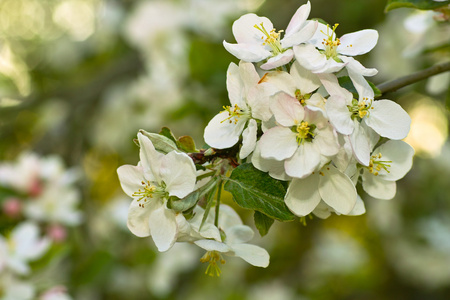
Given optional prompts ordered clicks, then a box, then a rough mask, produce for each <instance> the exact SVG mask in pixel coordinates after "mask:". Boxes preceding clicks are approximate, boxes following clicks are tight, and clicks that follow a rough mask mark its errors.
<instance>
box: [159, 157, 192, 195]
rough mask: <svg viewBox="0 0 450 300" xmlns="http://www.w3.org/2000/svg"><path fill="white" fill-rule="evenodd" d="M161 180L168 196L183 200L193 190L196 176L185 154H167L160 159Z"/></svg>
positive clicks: (189, 159) (190, 161) (190, 160)
mask: <svg viewBox="0 0 450 300" xmlns="http://www.w3.org/2000/svg"><path fill="white" fill-rule="evenodd" d="M160 173H161V179H162V181H164V183H165V184H166V191H168V192H169V196H177V197H178V198H183V197H185V196H187V195H188V194H189V193H190V192H192V191H193V190H194V187H195V182H196V180H197V176H196V173H195V165H194V162H193V161H192V159H191V158H190V157H189V156H187V154H186V153H178V152H176V151H172V152H169V153H168V154H167V155H165V156H164V157H163V158H162V159H161V169H160Z"/></svg>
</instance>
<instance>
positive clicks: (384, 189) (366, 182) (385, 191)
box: [362, 171, 397, 200]
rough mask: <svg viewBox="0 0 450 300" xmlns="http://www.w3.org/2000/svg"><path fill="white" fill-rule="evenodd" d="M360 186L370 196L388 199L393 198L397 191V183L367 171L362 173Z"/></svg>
mask: <svg viewBox="0 0 450 300" xmlns="http://www.w3.org/2000/svg"><path fill="white" fill-rule="evenodd" d="M362 187H363V189H364V191H366V193H367V194H369V195H370V196H372V197H374V198H377V199H382V200H390V199H392V198H394V196H395V193H396V192H397V184H396V183H395V181H387V180H383V179H382V178H381V177H378V176H375V175H373V174H371V173H369V172H367V171H364V173H363V175H362Z"/></svg>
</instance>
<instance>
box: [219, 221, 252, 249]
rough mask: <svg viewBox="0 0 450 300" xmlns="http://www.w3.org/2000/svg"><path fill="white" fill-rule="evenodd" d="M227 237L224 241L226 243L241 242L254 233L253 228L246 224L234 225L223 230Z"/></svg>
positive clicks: (250, 237) (249, 238)
mask: <svg viewBox="0 0 450 300" xmlns="http://www.w3.org/2000/svg"><path fill="white" fill-rule="evenodd" d="M225 233H226V235H227V238H226V240H225V242H226V243H227V244H228V245H231V244H242V243H245V242H248V241H250V240H251V239H252V238H253V235H254V234H255V233H254V232H253V230H252V229H251V228H250V227H248V226H246V225H235V226H232V227H230V228H228V229H227V230H225Z"/></svg>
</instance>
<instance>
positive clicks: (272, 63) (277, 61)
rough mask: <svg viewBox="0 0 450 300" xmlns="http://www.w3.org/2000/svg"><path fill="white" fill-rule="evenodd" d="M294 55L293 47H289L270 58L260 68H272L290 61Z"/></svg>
mask: <svg viewBox="0 0 450 300" xmlns="http://www.w3.org/2000/svg"><path fill="white" fill-rule="evenodd" d="M293 57H294V51H292V49H288V50H286V51H285V52H283V53H280V54H278V55H276V56H274V57H271V58H269V60H268V61H267V62H266V63H265V64H262V65H261V66H260V68H261V69H263V70H272V69H275V68H278V67H281V66H284V65H285V64H288V63H290V62H291V60H292V58H293Z"/></svg>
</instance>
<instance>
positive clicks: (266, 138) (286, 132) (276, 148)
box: [259, 126, 298, 160]
mask: <svg viewBox="0 0 450 300" xmlns="http://www.w3.org/2000/svg"><path fill="white" fill-rule="evenodd" d="M259 146H260V149H261V156H262V157H263V158H269V159H275V160H284V159H286V158H289V157H291V156H292V155H293V154H294V152H295V151H296V150H297V148H298V145H297V140H296V134H295V133H294V132H292V131H291V129H289V128H286V127H281V126H277V127H274V128H271V129H269V130H267V131H266V133H264V134H263V136H262V137H261V139H260V140H259Z"/></svg>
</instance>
